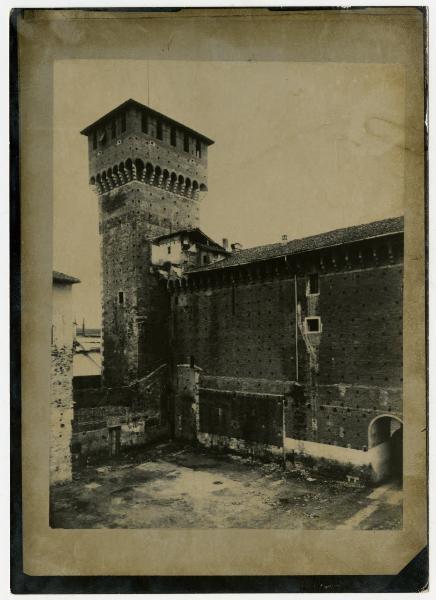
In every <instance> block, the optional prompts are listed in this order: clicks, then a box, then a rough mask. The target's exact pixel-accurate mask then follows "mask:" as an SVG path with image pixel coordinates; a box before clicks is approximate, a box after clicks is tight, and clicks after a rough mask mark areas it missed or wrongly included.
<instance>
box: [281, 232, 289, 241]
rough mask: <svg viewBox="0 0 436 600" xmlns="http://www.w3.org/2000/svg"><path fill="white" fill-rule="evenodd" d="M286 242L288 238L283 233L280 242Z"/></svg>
mask: <svg viewBox="0 0 436 600" xmlns="http://www.w3.org/2000/svg"><path fill="white" fill-rule="evenodd" d="M287 241H288V236H287V235H286V233H284V234H283V235H282V242H287Z"/></svg>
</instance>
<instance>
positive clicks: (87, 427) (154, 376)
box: [72, 364, 170, 467]
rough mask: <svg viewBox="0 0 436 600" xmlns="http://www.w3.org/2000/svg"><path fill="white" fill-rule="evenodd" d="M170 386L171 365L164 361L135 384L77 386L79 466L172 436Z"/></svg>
mask: <svg viewBox="0 0 436 600" xmlns="http://www.w3.org/2000/svg"><path fill="white" fill-rule="evenodd" d="M169 388H170V380H169V373H168V367H167V365H166V364H163V365H161V366H160V367H158V368H157V369H156V370H155V371H154V372H153V373H151V374H149V375H148V376H147V377H144V378H142V379H140V380H138V381H136V382H135V383H134V384H133V385H131V386H126V387H123V388H111V389H105V388H102V387H99V388H94V389H79V388H77V389H75V391H74V398H75V407H74V421H73V445H72V446H73V457H74V463H75V465H77V466H79V467H80V466H81V465H84V464H86V463H87V462H89V461H90V460H91V461H92V460H95V459H99V458H103V459H106V458H108V457H111V456H116V455H118V454H120V453H122V452H123V451H125V450H128V449H129V448H133V447H140V446H144V445H146V444H148V443H151V442H155V441H157V440H160V439H162V438H165V439H168V437H169V435H170V430H169V398H170V389H169ZM117 438H118V439H117Z"/></svg>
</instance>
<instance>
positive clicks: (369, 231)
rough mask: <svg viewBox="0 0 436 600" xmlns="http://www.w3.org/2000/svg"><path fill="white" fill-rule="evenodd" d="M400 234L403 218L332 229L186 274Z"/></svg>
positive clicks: (242, 252) (256, 249)
mask: <svg viewBox="0 0 436 600" xmlns="http://www.w3.org/2000/svg"><path fill="white" fill-rule="evenodd" d="M403 230H404V219H403V217H394V218H392V219H385V220H383V221H374V222H373V223H367V224H365V225H355V226H353V227H345V228H343V229H335V230H333V231H328V232H326V233H320V234H318V235H311V236H309V237H305V238H301V239H297V240H290V241H287V242H279V243H276V244H267V245H266V246H255V247H254V248H247V249H246V250H238V251H237V252H233V253H232V254H231V255H230V256H228V257H227V258H224V259H223V260H219V261H216V262H214V263H211V264H210V265H204V266H202V267H196V268H192V269H190V270H189V271H188V272H189V273H193V272H200V271H214V270H216V269H225V268H227V267H237V266H239V265H245V264H248V263H252V262H257V261H261V260H268V259H271V258H278V257H280V256H289V255H292V254H300V253H303V252H310V251H311V250H320V249H322V248H328V247H331V246H340V245H342V244H349V243H352V242H358V241H360V240H366V239H369V238H375V237H380V236H384V235H389V234H393V233H401V232H402V231H403Z"/></svg>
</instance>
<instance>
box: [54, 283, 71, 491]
mask: <svg viewBox="0 0 436 600" xmlns="http://www.w3.org/2000/svg"><path fill="white" fill-rule="evenodd" d="M71 287H72V286H71V285H65V284H62V285H60V284H57V283H54V284H53V295H52V301H53V304H52V344H51V388H50V483H51V484H55V483H61V482H65V481H69V480H71V438H72V426H71V424H72V420H73V388H72V379H73V317H72V305H71V302H72V299H71Z"/></svg>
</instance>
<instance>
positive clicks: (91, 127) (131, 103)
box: [80, 98, 214, 146]
mask: <svg viewBox="0 0 436 600" xmlns="http://www.w3.org/2000/svg"><path fill="white" fill-rule="evenodd" d="M127 108H139V109H141V110H146V111H147V112H149V113H150V114H151V115H154V116H155V117H159V118H161V119H165V120H166V121H168V123H171V124H172V125H176V126H177V127H180V128H181V129H184V130H185V131H187V132H189V133H191V134H193V135H195V136H197V137H198V138H200V139H201V140H202V141H203V142H204V143H205V144H207V145H208V146H210V145H212V144H213V143H214V142H213V140H211V139H209V138H208V137H206V136H205V135H203V134H202V133H199V132H198V131H195V129H191V128H190V127H188V126H187V125H184V124H183V123H179V122H178V121H175V120H174V119H171V117H168V116H167V115H164V114H163V113H160V112H158V111H157V110H154V109H153V108H150V106H147V105H146V104H141V102H137V101H136V100H133V99H132V98H129V100H126V101H125V102H123V103H122V104H120V105H119V106H117V107H116V108H114V109H112V110H111V111H109V112H108V113H106V114H105V115H103V116H102V117H100V118H99V119H97V120H96V121H94V122H93V123H91V125H88V126H87V127H85V129H82V131H81V132H80V133H81V134H82V135H86V136H88V135H89V134H90V133H91V132H92V131H93V130H94V129H95V128H96V127H98V126H99V125H101V124H103V123H104V122H105V121H107V120H109V119H110V118H111V117H114V116H116V115H117V114H119V113H120V112H122V111H123V110H126V109H127Z"/></svg>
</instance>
